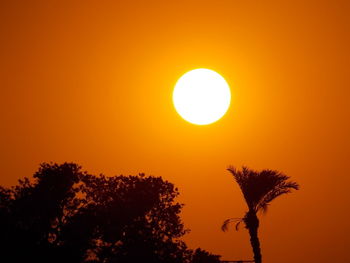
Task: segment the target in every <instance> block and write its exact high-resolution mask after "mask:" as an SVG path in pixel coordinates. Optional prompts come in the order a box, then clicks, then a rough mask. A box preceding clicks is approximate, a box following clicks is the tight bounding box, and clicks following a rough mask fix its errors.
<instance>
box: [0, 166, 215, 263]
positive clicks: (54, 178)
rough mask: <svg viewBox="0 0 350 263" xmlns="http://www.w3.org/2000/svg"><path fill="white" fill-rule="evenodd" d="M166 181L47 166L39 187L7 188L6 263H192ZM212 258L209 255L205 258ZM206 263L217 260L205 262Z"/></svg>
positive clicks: (0, 223)
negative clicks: (182, 239)
mask: <svg viewBox="0 0 350 263" xmlns="http://www.w3.org/2000/svg"><path fill="white" fill-rule="evenodd" d="M178 194H179V192H178V189H177V188H175V187H174V185H173V184H172V183H170V182H167V181H164V180H163V179H162V178H161V177H153V176H145V175H144V174H139V175H138V176H114V177H106V176H103V175H99V176H95V175H91V174H88V173H87V172H84V171H82V169H81V167H80V166H79V165H77V164H74V163H64V164H61V165H59V164H47V163H43V164H41V166H40V168H39V170H38V171H37V172H36V173H35V174H34V176H33V180H30V179H28V178H25V179H24V180H20V181H19V184H18V185H17V186H14V187H11V188H5V187H0V233H1V236H0V253H1V257H2V259H3V260H4V262H38V263H41V262H43V263H44V262H45V263H47V262H53V263H61V262H68V263H70V262H71V263H73V262H74V263H78V262H90V263H93V262H95V263H98V262H103V263H114V262H118V263H131V262H132V263H136V262H152V263H190V262H192V258H193V257H194V254H195V252H193V251H192V250H190V249H188V248H187V247H186V244H185V243H184V242H183V241H181V240H180V239H179V238H180V237H182V236H183V235H184V234H185V233H186V232H187V230H186V229H184V225H183V223H182V222H181V219H180V217H179V214H180V212H181V208H182V206H183V205H182V204H179V203H177V202H175V198H176V197H177V196H178ZM203 253H204V254H205V253H207V252H205V251H204V252H203ZM205 255H206V256H207V257H205V256H203V257H202V258H203V260H204V261H198V262H196V263H199V262H203V263H207V262H210V263H216V261H205V260H207V259H208V258H209V259H212V257H211V254H209V253H207V254H205Z"/></svg>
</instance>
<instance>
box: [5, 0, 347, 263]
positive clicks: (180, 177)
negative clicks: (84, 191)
mask: <svg viewBox="0 0 350 263" xmlns="http://www.w3.org/2000/svg"><path fill="white" fill-rule="evenodd" d="M349 14H350V2H349V1H346V0H344V1H340V0H333V1H320V0H319V1H249V0H242V1H240V0H216V1H214V0H212V1H206V0H200V1H191V0H187V1H184V0H176V1H153V0H147V1H146V0H145V1H127V0H124V1H116V0H115V1H44V0H43V1H16V0H11V1H2V2H1V3H0V36H1V42H0V58H1V59H0V110H1V114H0V121H1V129H0V149H1V151H0V174H1V176H0V185H5V186H10V185H14V184H16V182H17V180H18V179H19V178H22V177H24V176H28V177H30V176H31V175H32V174H33V173H34V172H35V170H36V169H37V168H38V165H39V164H40V163H41V162H58V163H61V162H65V161H73V162H77V163H79V164H81V165H82V166H83V168H84V169H85V170H87V171H89V172H91V173H96V174H98V173H104V174H106V175H119V174H124V175H128V174H137V173H139V172H145V173H146V174H151V175H155V176H162V177H163V178H165V179H167V180H169V181H171V182H173V183H174V184H175V185H176V186H178V188H179V190H180V194H181V195H180V198H179V201H180V202H183V203H184V204H185V207H184V209H183V212H182V215H181V216H182V218H183V221H184V223H185V226H186V227H187V228H189V229H191V232H190V233H189V234H187V235H186V236H185V241H186V242H187V244H188V245H189V246H190V247H191V248H196V247H201V248H204V249H206V250H208V251H210V252H212V253H215V254H220V255H222V256H223V259H232V260H233V259H251V258H252V252H251V247H250V244H249V235H248V232H247V231H246V230H245V229H244V228H242V229H241V230H240V231H239V232H236V231H234V230H233V229H231V231H229V232H227V233H223V232H222V231H221V229H220V227H221V224H222V222H223V221H224V220H225V219H227V218H230V217H242V216H243V215H244V212H245V211H246V205H245V202H244V200H243V197H242V195H241V192H240V190H239V188H238V186H237V184H236V183H235V182H234V181H233V178H232V176H231V175H230V173H229V172H227V171H226V168H227V167H228V166H229V165H234V166H237V167H240V166H242V165H246V166H248V167H250V168H253V169H263V168H270V169H276V170H279V171H282V172H284V173H286V174H287V175H288V176H291V178H292V179H293V180H295V181H296V182H298V183H299V184H300V186H301V189H300V191H297V192H295V193H293V194H291V195H286V196H283V197H281V198H279V199H277V200H276V201H274V203H273V204H272V205H271V207H270V210H269V211H268V213H267V214H266V215H262V216H261V227H260V230H259V231H260V232H259V233H260V237H261V242H262V252H263V257H264V260H265V262H269V263H280V262H283V263H294V262H301V263H303V262H305V263H306V262H320V263H326V262H327V263H328V262H350V255H349V249H350V223H349V216H350V212H349V202H350V190H349V185H350V173H349V156H350V139H349V135H350V121H349V120H350V108H349V103H350V52H349V47H350V15H349ZM195 68H209V69H213V70H215V71H216V72H218V73H220V74H221V75H222V76H223V77H224V78H225V79H226V81H227V82H228V84H229V85H230V88H231V93H232V101H231V106H230V108H229V110H228V112H227V113H226V114H225V115H224V116H223V118H222V119H220V120H219V121H217V122H215V123H213V124H210V125H204V126H198V125H193V124H190V123H188V122H186V121H184V120H183V119H182V118H181V117H180V116H179V115H178V114H177V112H176V110H175V108H174V106H173V102H172V92H173V89H174V85H175V83H176V81H177V80H178V79H179V78H180V77H181V76H182V75H183V74H184V73H186V72H187V71H189V70H192V69H195Z"/></svg>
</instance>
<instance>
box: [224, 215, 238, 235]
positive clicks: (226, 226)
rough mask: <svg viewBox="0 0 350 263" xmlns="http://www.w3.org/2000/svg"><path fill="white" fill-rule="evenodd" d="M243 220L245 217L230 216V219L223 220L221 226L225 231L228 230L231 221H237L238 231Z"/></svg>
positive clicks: (236, 227)
mask: <svg viewBox="0 0 350 263" xmlns="http://www.w3.org/2000/svg"><path fill="white" fill-rule="evenodd" d="M242 221H243V218H229V219H226V220H225V221H224V222H223V224H222V226H221V230H222V231H223V232H226V231H228V226H229V225H230V224H231V223H234V222H236V225H235V229H236V231H238V230H239V225H240V223H242Z"/></svg>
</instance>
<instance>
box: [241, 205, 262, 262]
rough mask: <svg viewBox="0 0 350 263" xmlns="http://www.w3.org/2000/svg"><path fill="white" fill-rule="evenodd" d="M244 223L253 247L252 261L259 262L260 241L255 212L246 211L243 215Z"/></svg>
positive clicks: (260, 260)
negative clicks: (244, 215)
mask: <svg viewBox="0 0 350 263" xmlns="http://www.w3.org/2000/svg"><path fill="white" fill-rule="evenodd" d="M245 223H246V228H248V231H249V235H250V244H251V246H252V248H253V253H254V261H255V263H261V262H262V259H261V250H260V241H259V237H258V228H259V219H258V217H257V216H256V213H255V212H253V211H250V212H248V213H247V214H246V217H245Z"/></svg>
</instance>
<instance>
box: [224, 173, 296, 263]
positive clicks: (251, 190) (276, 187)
mask: <svg viewBox="0 0 350 263" xmlns="http://www.w3.org/2000/svg"><path fill="white" fill-rule="evenodd" d="M227 170H228V171H230V172H231V173H232V175H233V177H234V179H235V180H236V182H237V183H238V185H239V187H240V188H241V191H242V193H243V196H244V199H245V201H246V203H247V205H248V211H247V212H246V214H245V215H244V217H243V218H230V219H227V220H225V221H224V223H223V225H222V230H223V231H226V230H227V227H228V225H229V224H230V223H232V222H236V230H238V227H239V224H240V223H241V222H243V223H244V225H245V228H246V229H248V231H249V235H250V244H251V246H252V248H253V253H254V261H255V263H261V251H260V241H259V238H258V228H259V219H258V216H257V213H258V212H259V211H261V212H266V211H267V208H268V206H269V205H270V203H271V201H273V200H274V199H275V198H277V197H278V196H280V195H283V194H288V193H290V192H291V191H292V190H293V189H294V190H298V189H299V185H298V184H297V183H296V182H293V181H289V176H286V175H284V174H283V173H280V172H278V171H274V170H262V171H255V170H252V169H249V168H247V167H243V168H242V170H237V169H236V168H235V167H229V168H228V169H227Z"/></svg>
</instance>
